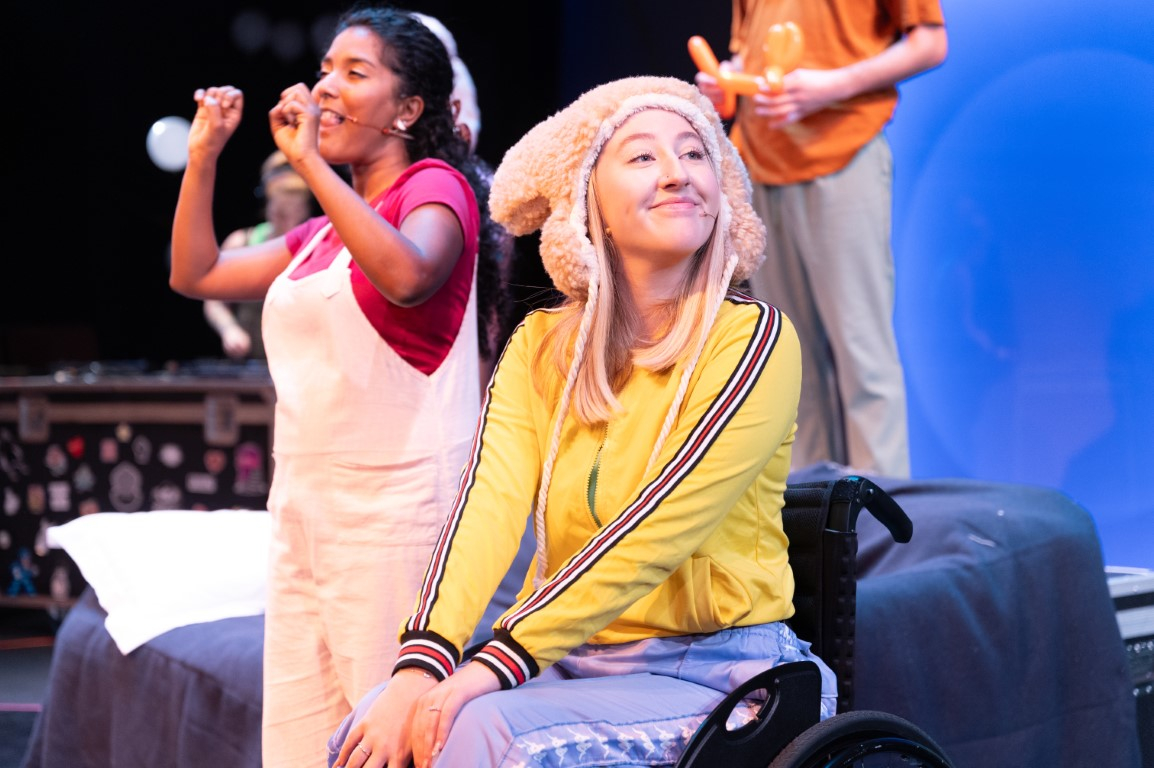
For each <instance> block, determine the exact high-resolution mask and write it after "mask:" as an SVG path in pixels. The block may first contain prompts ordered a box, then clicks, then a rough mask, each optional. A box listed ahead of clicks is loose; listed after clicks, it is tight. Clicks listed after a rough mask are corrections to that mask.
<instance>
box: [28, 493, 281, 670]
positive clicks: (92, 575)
mask: <svg viewBox="0 0 1154 768" xmlns="http://www.w3.org/2000/svg"><path fill="white" fill-rule="evenodd" d="M269 530H270V525H269V514H268V513H267V512H250V511H235V510H218V511H216V512H193V511H155V512H132V513H124V512H100V513H97V514H93V515H85V516H83V517H79V518H77V519H75V520H72V521H70V522H68V523H65V524H64V525H59V526H55V527H52V528H49V529H48V531H47V540H48V544H49V546H52V547H56V548H58V549H63V550H64V551H65V552H67V553H68V555H69V557H71V558H72V559H73V561H75V562H76V565H77V567H79V568H80V573H81V574H82V575H83V576H84V579H85V580H86V581H87V582H88V583H89V585H91V587H92V589H93V590H94V591H95V592H96V597H97V599H98V600H99V601H100V605H101V607H102V608H104V610H105V611H106V612H107V613H108V618H107V619H105V622H104V626H105V628H106V629H107V630H108V634H109V635H111V636H112V639H113V641H114V642H115V643H116V647H117V648H119V649H120V651H121V653H125V654H127V653H129V652H131V651H132V650H134V649H135V648H138V647H139V646H141V645H143V644H144V643H146V642H148V641H149V640H151V639H152V638H154V637H157V636H158V635H161V634H163V633H165V632H168V631H169V630H171V629H176V628H177V627H183V626H185V625H187V624H196V623H199V622H204V621H216V620H218V619H225V618H230V617H233V616H252V615H256V614H261V613H263V612H264V608H265V587H266V585H267V583H268V577H267V573H268V550H269Z"/></svg>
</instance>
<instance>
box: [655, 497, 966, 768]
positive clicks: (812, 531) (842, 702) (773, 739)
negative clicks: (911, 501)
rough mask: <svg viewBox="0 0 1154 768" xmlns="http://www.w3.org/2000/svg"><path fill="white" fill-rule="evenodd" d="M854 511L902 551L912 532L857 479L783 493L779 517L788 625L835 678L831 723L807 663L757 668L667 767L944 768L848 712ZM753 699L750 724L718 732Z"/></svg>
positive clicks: (898, 721) (929, 742)
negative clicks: (785, 540)
mask: <svg viewBox="0 0 1154 768" xmlns="http://www.w3.org/2000/svg"><path fill="white" fill-rule="evenodd" d="M863 509H866V510H869V511H870V512H871V513H872V514H873V515H874V517H876V518H877V519H878V521H880V522H881V523H882V524H883V525H885V527H886V528H887V529H888V530H889V532H890V535H891V536H893V538H894V540H895V541H897V542H899V543H905V542H908V541H909V540H910V538H911V536H912V535H913V523H912V522H911V521H910V519H909V517H908V516H907V515H906V513H905V512H904V511H903V510H902V508H901V507H900V506H899V505H898V503H897V502H896V501H894V499H893V498H892V497H891V496H890V495H889V494H887V493H886V492H885V491H884V490H882V489H881V488H879V487H878V486H877V485H876V484H874V483H873V482H872V481H870V480H867V479H865V478H863V477H859V476H857V475H850V476H847V477H842V478H840V479H837V480H829V481H819V482H811V483H795V484H791V485H789V486H788V487H787V488H786V492H785V506H784V508H783V509H782V523H783V525H784V527H785V532H786V535H787V536H788V537H789V562H790V566H791V568H792V569H793V574H794V582H795V591H794V611H795V613H794V615H793V617H791V618H790V619H789V620H788V623H789V625H790V626H791V627H792V628H793V630H794V632H796V633H797V635H798V636H799V637H801V638H802V639H804V640H807V641H809V642H810V643H811V644H812V647H813V651H814V652H815V653H816V654H817V655H818V656H819V657H820V658H821V659H822V660H823V661H825V662H826V664H828V665H829V666H830V668H831V669H833V671H834V673H835V675H836V676H837V681H838V707H837V714H836V715H834V716H833V717H831V718H829V719H827V720H825V721H820V711H821V675H820V672H819V671H818V668H817V665H816V664H814V663H813V662H809V661H803V662H794V663H790V664H782V665H779V666H777V667H773V668H771V669H767V670H766V671H764V672H762V673H760V674H758V675H755V676H754V677H752V678H750V679H749V680H747V681H746V682H745V683H744V684H742V685H741V686H739V687H738V688H737V689H736V690H734V691H733V692H732V693H730V694H729V695H728V696H727V697H726V698H725V699H724V700H723V701H722V702H721V704H719V705H718V706H717V707H716V708H715V709H714V710H713V711H712V712H711V713H710V714H709V716H708V717H707V718H706V719H705V721H704V722H702V724H701V725H700V726H699V727H698V729H697V731H696V732H695V733H694V735H693V737H692V738H691V739H690V742H689V744H688V745H687V747H686V750H685V753H684V754H683V755H682V757H681V760H680V761H678V763H677V768H719V767H723V768H766V766H769V768H819V767H820V768H834V767H835V766H851V765H852V766H862V765H871V764H872V765H882V764H883V763H881V762H880V761H879V760H875V758H883V759H884V758H885V756H896V757H901V758H902V760H903V762H902V765H903V766H910V768H913V767H914V766H919V765H920V766H925V767H926V768H953V765H952V763H951V762H950V761H949V758H948V757H946V755H945V752H944V751H943V750H942V749H941V748H940V747H939V746H938V745H937V744H935V743H934V741H933V739H932V738H931V737H930V736H929V735H928V734H926V733H925V732H924V731H922V730H921V729H920V728H918V727H917V726H916V725H914V724H913V723H911V722H909V721H907V720H905V719H903V718H901V717H898V716H896V715H892V714H888V713H884V712H874V711H869V710H862V711H855V710H853V700H854V685H853V671H854V643H855V624H856V611H857V519H858V516H859V514H860V513H861V511H862V510H863ZM759 690H764V691H765V702H764V703H763V704H762V706H761V707H760V709H759V710H758V712H757V714H756V716H755V719H754V720H753V721H752V722H750V723H748V724H746V725H744V726H741V727H740V728H735V729H733V730H730V729H728V728H727V726H726V723H727V721H728V720H729V717H730V715H731V714H732V712H733V710H734V708H735V707H737V706H738V705H739V704H741V702H742V701H743V700H744V699H745V698H746V697H748V696H749V695H750V694H752V693H754V692H756V691H759ZM819 721H820V722H819ZM885 764H888V760H887V762H886V763H885Z"/></svg>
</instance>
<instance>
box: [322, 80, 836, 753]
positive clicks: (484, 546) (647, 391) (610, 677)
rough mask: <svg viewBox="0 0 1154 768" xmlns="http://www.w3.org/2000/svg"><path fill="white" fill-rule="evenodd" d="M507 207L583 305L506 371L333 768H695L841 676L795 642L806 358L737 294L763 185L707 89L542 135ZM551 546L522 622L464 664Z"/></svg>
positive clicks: (503, 171) (643, 101)
mask: <svg viewBox="0 0 1154 768" xmlns="http://www.w3.org/2000/svg"><path fill="white" fill-rule="evenodd" d="M490 202H491V210H492V213H493V216H494V218H495V219H497V220H498V221H500V222H501V223H503V224H504V225H505V226H506V228H508V229H509V230H510V231H512V232H514V233H515V234H524V233H528V232H531V231H533V230H535V229H537V228H540V229H541V232H542V235H541V255H542V258H543V260H544V263H545V267H546V269H547V270H548V272H549V274H550V276H551V277H552V279H553V281H554V283H555V284H556V285H557V287H558V288H559V289H560V290H561V291H562V292H563V293H564V294H565V295H566V296H567V297H568V301H567V302H566V303H565V304H564V305H563V306H561V307H560V308H557V309H553V310H541V311H537V312H534V313H532V314H530V315H529V316H528V317H527V318H526V319H525V321H524V323H523V324H522V325H521V327H520V328H518V329H517V331H516V332H515V333H514V335H513V338H512V339H511V341H510V343H509V345H508V346H507V348H506V350H505V352H504V354H503V356H502V358H501V360H500V361H499V363H498V366H497V371H496V373H495V375H494V378H493V382H492V384H491V386H490V389H489V392H488V397H487V399H486V401H485V403H484V405H483V408H482V417H481V424H480V427H479V429H478V432H477V436H476V437H475V439H474V444H473V447H472V450H471V454H470V460H469V463H468V464H467V466H466V467H465V470H464V473H463V474H462V478H461V483H460V487H459V490H458V493H457V498H456V500H455V502H454V505H453V508H452V510H451V512H450V514H449V517H448V519H447V521H446V523H445V526H444V528H443V530H442V532H441V536H440V539H439V541H438V543H437V547H436V550H435V552H434V555H433V557H432V559H431V561H430V563H429V566H428V569H427V571H426V573H425V578H424V582H423V584H422V588H421V591H420V594H419V596H418V598H417V601H416V605H415V608H414V612H413V614H412V616H411V617H410V618H409V619H408V620H407V621H406V622H405V623H404V625H403V626H402V627H401V643H402V645H401V651H400V655H399V656H398V659H397V662H396V665H395V667H394V673H393V676H392V678H391V680H390V681H388V683H387V684H383V685H382V686H379V687H378V688H377V689H376V690H375V691H373V692H371V693H370V694H369V695H368V696H367V697H366V698H365V699H364V700H363V701H362V702H361V704H360V705H359V706H358V708H357V710H356V711H355V712H354V713H353V714H352V715H351V716H350V717H349V718H347V719H346V721H345V723H344V724H343V725H342V728H341V729H340V730H339V731H338V733H337V734H335V735H334V737H333V739H332V740H331V741H330V754H331V756H332V757H331V760H330V762H331V763H335V764H338V765H342V766H351V767H352V768H361V766H370V768H377V767H378V766H389V768H403V767H404V766H407V765H408V761H409V759H410V757H412V758H413V759H414V760H415V762H416V765H417V766H418V768H424V766H428V765H433V764H436V765H443V766H452V767H453V768H459V767H460V766H497V765H501V766H504V765H509V766H514V765H530V764H531V765H534V766H537V765H565V766H574V765H578V766H579V765H617V766H623V765H638V766H653V765H672V764H673V763H674V762H676V760H677V759H678V757H679V756H680V754H681V752H682V751H683V749H684V747H685V743H686V740H687V739H688V737H689V736H690V735H691V734H692V733H693V730H694V729H695V728H696V726H697V725H698V724H699V723H700V722H701V720H702V719H703V718H704V717H705V715H706V714H707V713H708V712H709V711H710V710H711V709H712V708H713V706H714V705H716V704H717V703H718V702H719V701H720V700H721V699H722V698H723V697H724V696H725V694H726V693H728V692H729V691H731V690H732V689H733V688H735V687H736V686H737V685H739V684H740V683H741V682H743V681H744V680H745V679H747V678H749V677H751V676H752V675H753V674H755V673H756V672H759V671H761V670H763V669H765V668H766V667H769V666H772V665H775V664H780V663H785V662H789V661H798V660H801V659H815V657H814V656H813V654H812V653H811V652H810V651H809V647H808V645H807V644H806V643H804V642H802V641H800V640H799V639H798V638H797V637H796V636H795V635H794V634H793V632H792V631H791V630H790V629H789V628H788V627H787V626H786V625H785V624H783V623H781V620H782V619H785V618H788V617H789V616H790V615H791V614H792V613H793V607H792V598H793V577H792V573H791V571H790V567H789V562H788V559H787V554H786V545H787V541H786V537H785V534H784V532H783V530H782V525H781V507H782V503H783V502H782V494H783V492H784V490H785V484H786V475H787V473H788V471H789V464H790V447H791V444H792V442H793V437H794V432H795V428H796V427H795V418H796V415H797V403H798V392H799V388H800V380H801V368H800V350H799V344H798V339H797V336H796V334H795V333H794V331H793V327H792V325H791V324H790V322H789V320H788V319H787V318H785V317H784V316H783V315H782V314H781V313H780V312H778V311H777V310H776V309H774V308H773V307H771V306H768V305H766V304H764V303H762V302H759V301H757V300H755V299H753V298H751V297H749V296H747V295H744V294H742V293H741V292H739V291H737V290H735V289H734V286H735V285H736V284H737V283H738V282H740V281H741V280H743V279H744V278H746V277H747V276H748V275H749V274H750V272H751V271H752V270H753V269H754V268H755V267H756V266H757V264H758V263H759V262H760V260H761V258H762V248H763V246H764V237H765V235H764V228H763V226H762V224H761V223H760V221H759V219H758V218H757V216H756V215H755V214H754V212H753V210H752V208H751V207H750V204H749V182H748V178H747V176H746V175H745V170H744V167H743V166H742V164H741V162H740V160H739V158H738V157H737V154H736V152H735V150H734V149H733V146H732V145H731V144H730V143H729V141H728V139H727V138H726V137H725V133H724V129H723V127H722V124H721V122H720V120H719V119H718V117H717V114H716V112H714V110H713V108H712V106H711V105H710V103H709V101H708V100H707V99H706V98H705V97H704V96H702V95H701V94H700V93H699V92H698V91H697V89H696V88H695V87H693V86H692V85H689V84H688V83H684V82H682V81H680V80H675V79H672V78H654V77H645V78H629V79H626V80H620V81H616V82H613V83H609V84H606V85H603V86H600V87H598V88H595V89H593V90H592V91H590V92H588V93H586V94H585V95H583V96H582V97H581V98H579V99H578V100H577V101H576V102H575V103H574V104H572V105H570V106H569V107H567V108H566V109H564V110H562V111H560V112H558V113H557V114H556V115H554V116H553V117H551V118H549V119H548V120H546V121H545V122H543V123H542V124H540V125H538V126H537V127H536V128H534V129H533V130H532V131H530V132H529V133H528V134H527V135H526V136H525V137H524V138H523V139H522V140H521V141H520V142H518V144H517V145H516V146H514V147H513V148H512V149H511V150H510V151H509V153H508V154H507V155H506V157H505V159H504V161H503V162H502V164H501V166H500V167H499V168H498V170H497V173H496V175H495V177H494V181H493V189H492V194H491V198H490ZM527 524H528V525H532V526H533V529H534V531H535V533H536V539H537V553H536V557H535V560H534V563H533V565H532V566H531V567H530V569H529V573H528V574H527V577H526V580H525V585H524V587H523V589H522V590H521V593H520V595H519V596H518V601H517V602H516V603H515V604H514V605H513V606H512V607H511V608H510V609H509V610H508V611H506V612H505V613H504V614H503V615H502V616H501V618H500V619H499V620H498V622H497V625H496V626H495V627H494V628H493V636H492V639H491V640H489V641H488V642H487V643H485V644H484V645H483V646H482V647H481V648H480V649H479V650H476V652H475V653H473V654H472V655H470V656H469V658H468V660H467V661H465V662H462V656H463V651H464V645H465V643H466V642H467V641H468V639H469V637H470V635H471V633H472V630H473V627H474V625H475V623H476V621H477V619H478V618H479V617H480V616H481V614H482V612H483V611H484V609H485V606H486V603H487V601H488V598H489V596H490V595H492V593H493V591H494V589H495V588H496V587H497V584H498V583H499V581H500V579H501V577H502V575H503V574H504V573H505V571H506V569H507V568H508V566H509V564H510V562H511V561H512V560H513V558H514V555H515V553H516V550H517V545H518V542H519V541H520V538H521V534H522V532H523V531H524V529H525V526H526V525H527ZM819 665H820V666H821V667H822V670H823V696H824V697H825V698H824V700H823V709H824V710H825V711H824V713H823V714H825V715H828V714H831V713H832V708H833V697H834V695H835V690H834V687H835V683H834V680H833V676H832V674H831V673H830V672H829V670H828V668H826V667H825V666H824V664H821V663H820V662H819Z"/></svg>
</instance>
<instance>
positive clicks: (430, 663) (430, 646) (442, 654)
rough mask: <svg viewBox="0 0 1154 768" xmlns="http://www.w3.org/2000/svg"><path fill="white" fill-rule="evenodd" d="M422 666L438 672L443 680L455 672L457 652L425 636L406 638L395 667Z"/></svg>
mask: <svg viewBox="0 0 1154 768" xmlns="http://www.w3.org/2000/svg"><path fill="white" fill-rule="evenodd" d="M404 667H421V668H422V669H428V670H429V671H430V672H433V673H434V674H436V675H437V676H438V677H439V678H440V679H441V680H444V679H445V678H446V677H448V676H449V675H451V674H453V670H454V669H456V667H457V657H456V654H455V653H453V652H451V651H448V650H446V649H445V648H444V647H443V646H442V645H441V644H439V643H436V642H434V641H432V640H428V639H425V638H417V639H414V640H406V641H405V642H404V643H402V644H401V650H400V653H399V654H398V656H397V662H396V664H394V665H393V669H394V670H396V669H403V668H404Z"/></svg>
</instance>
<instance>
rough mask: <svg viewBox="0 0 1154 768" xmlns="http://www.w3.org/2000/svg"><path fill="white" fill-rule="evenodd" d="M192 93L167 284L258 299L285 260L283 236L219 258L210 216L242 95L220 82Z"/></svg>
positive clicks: (205, 295)
mask: <svg viewBox="0 0 1154 768" xmlns="http://www.w3.org/2000/svg"><path fill="white" fill-rule="evenodd" d="M194 98H195V99H196V102H197V108H196V115H195V117H194V118H193V121H192V126H191V128H190V129H189V136H188V164H187V165H186V166H185V169H184V176H183V177H182V179H181V183H180V194H179V197H178V198H177V202H176V212H175V214H174V216H173V222H172V264H171V267H170V270H169V280H168V281H169V285H170V286H171V287H172V289H173V290H175V291H177V292H178V293H181V294H183V295H185V296H190V297H193V298H201V299H210V298H213V299H248V300H256V299H260V298H262V297H263V296H264V294H265V292H266V291H267V290H268V287H269V285H271V284H272V281H273V279H274V278H275V277H276V276H277V275H278V274H279V273H280V272H281V270H283V269H284V267H285V266H286V265H287V264H288V259H289V253H288V249H287V248H286V247H285V246H284V240H283V239H282V238H278V239H276V240H275V241H270V242H269V243H264V244H261V245H259V246H254V247H252V248H243V249H237V250H236V251H235V253H236V254H237V256H238V258H228V259H222V258H221V251H220V249H219V248H218V247H217V241H216V231H215V228H214V226H213V217H212V207H213V191H214V186H215V184H216V166H217V161H218V159H219V158H220V153H221V152H222V151H223V150H224V147H225V144H227V143H228V140H229V138H231V136H232V134H233V133H234V132H235V131H236V128H237V126H238V125H239V124H240V120H241V114H242V111H243V107H244V96H243V94H242V93H241V92H240V90H238V89H236V88H233V87H232V86H221V87H213V88H207V89H200V90H198V91H197V92H196V95H195V97H194Z"/></svg>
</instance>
